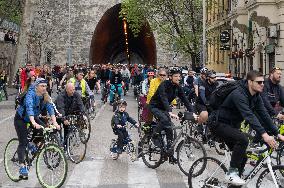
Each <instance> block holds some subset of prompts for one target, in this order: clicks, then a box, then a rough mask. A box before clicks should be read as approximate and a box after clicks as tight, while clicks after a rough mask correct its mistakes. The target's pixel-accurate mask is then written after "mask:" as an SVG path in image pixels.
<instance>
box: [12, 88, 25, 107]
mask: <svg viewBox="0 0 284 188" xmlns="http://www.w3.org/2000/svg"><path fill="white" fill-rule="evenodd" d="M26 95H27V91H25V92H23V93H20V94H19V95H17V97H16V101H15V103H16V104H15V106H16V108H17V107H18V106H19V105H20V106H23V105H24V100H25V98H26Z"/></svg>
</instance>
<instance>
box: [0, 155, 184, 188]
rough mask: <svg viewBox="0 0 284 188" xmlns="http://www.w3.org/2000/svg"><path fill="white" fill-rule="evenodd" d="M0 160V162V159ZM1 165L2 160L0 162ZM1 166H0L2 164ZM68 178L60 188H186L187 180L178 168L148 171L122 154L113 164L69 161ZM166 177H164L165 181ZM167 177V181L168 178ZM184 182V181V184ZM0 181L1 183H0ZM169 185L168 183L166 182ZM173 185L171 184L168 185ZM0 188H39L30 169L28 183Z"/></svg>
mask: <svg viewBox="0 0 284 188" xmlns="http://www.w3.org/2000/svg"><path fill="white" fill-rule="evenodd" d="M0 160H1V159H0ZM0 162H1V166H2V164H3V160H1V161H0ZM3 166H4V165H3ZM69 167H70V168H69V171H68V177H67V179H66V181H65V184H64V185H63V187H66V188H77V187H79V188H80V187H82V188H85V187H88V188H101V187H115V188H116V187H121V188H122V187H127V188H161V187H163V188H168V187H171V188H175V187H177V188H186V187H187V183H186V181H187V178H186V177H185V176H183V175H182V173H181V172H180V171H179V169H178V167H177V166H176V168H175V169H174V170H173V167H172V165H171V166H169V165H167V163H165V164H163V165H162V166H161V167H159V168H158V169H150V168H148V167H146V166H145V165H144V163H143V162H142V160H141V159H140V160H138V161H135V162H131V161H128V159H127V155H122V156H120V158H119V159H118V160H116V161H114V160H112V159H111V158H110V157H107V156H104V157H96V158H94V159H86V160H85V161H83V162H81V163H79V164H76V165H74V164H72V163H71V162H69ZM166 177H167V178H166ZM169 177H170V179H169ZM185 180H186V181H185ZM0 182H1V181H0ZM170 182H171V183H170ZM172 182H174V184H172ZM0 187H3V188H11V187H15V188H16V187H27V188H30V187H40V185H39V183H38V180H37V177H36V173H35V169H34V168H32V169H31V171H30V174H29V180H27V181H24V180H22V181H20V182H17V183H15V182H12V181H10V180H9V179H8V178H7V177H5V178H4V182H1V184H0Z"/></svg>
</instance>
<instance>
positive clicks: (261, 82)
mask: <svg viewBox="0 0 284 188" xmlns="http://www.w3.org/2000/svg"><path fill="white" fill-rule="evenodd" d="M253 82H256V83H257V84H258V85H261V84H264V81H255V80H253Z"/></svg>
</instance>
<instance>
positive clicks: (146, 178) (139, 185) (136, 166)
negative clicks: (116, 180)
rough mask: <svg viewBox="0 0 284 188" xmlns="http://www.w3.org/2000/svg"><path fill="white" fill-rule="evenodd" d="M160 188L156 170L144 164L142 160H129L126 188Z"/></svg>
mask: <svg viewBox="0 0 284 188" xmlns="http://www.w3.org/2000/svg"><path fill="white" fill-rule="evenodd" d="M146 187H151V188H160V184H159V180H158V177H157V173H156V170H153V169H150V168H148V167H146V166H145V164H144V163H143V162H142V160H139V161H135V162H134V163H131V162H129V165H128V188H146Z"/></svg>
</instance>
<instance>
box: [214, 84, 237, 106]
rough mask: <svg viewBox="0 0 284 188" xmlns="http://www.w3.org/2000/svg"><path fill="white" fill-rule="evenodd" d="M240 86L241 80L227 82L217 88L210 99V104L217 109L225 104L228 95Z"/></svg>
mask: <svg viewBox="0 0 284 188" xmlns="http://www.w3.org/2000/svg"><path fill="white" fill-rule="evenodd" d="M238 86H239V82H238V81H235V82H227V83H225V84H223V85H221V86H219V87H218V88H216V89H215V90H214V91H213V92H212V94H211V96H210V99H209V105H210V107H212V108H213V109H214V110H217V109H218V108H219V107H220V105H222V104H223V102H224V101H225V99H226V97H227V96H228V95H229V94H230V93H231V92H232V91H234V90H235V89H236V88H237V87H238Z"/></svg>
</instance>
